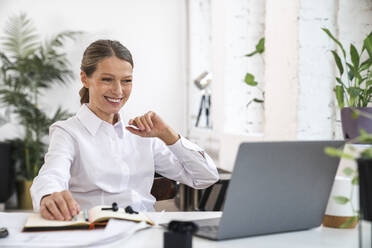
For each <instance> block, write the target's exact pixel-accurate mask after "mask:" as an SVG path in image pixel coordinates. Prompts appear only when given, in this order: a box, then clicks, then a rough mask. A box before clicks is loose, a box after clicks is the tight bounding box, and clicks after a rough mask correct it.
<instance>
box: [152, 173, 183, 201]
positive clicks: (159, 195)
mask: <svg viewBox="0 0 372 248" xmlns="http://www.w3.org/2000/svg"><path fill="white" fill-rule="evenodd" d="M177 192H178V186H177V183H176V182H175V181H173V180H170V179H168V178H165V177H163V176H161V175H159V174H157V173H155V176H154V183H153V184H152V188H151V194H152V195H153V196H154V197H155V198H156V200H157V201H163V200H169V199H172V198H174V197H175V196H176V194H177Z"/></svg>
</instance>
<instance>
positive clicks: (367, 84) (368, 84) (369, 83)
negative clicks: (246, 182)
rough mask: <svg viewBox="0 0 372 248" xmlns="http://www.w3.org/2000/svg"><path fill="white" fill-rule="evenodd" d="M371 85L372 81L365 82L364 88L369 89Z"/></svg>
mask: <svg viewBox="0 0 372 248" xmlns="http://www.w3.org/2000/svg"><path fill="white" fill-rule="evenodd" d="M371 84H372V80H369V81H367V82H366V88H367V87H369V86H370V85H371Z"/></svg>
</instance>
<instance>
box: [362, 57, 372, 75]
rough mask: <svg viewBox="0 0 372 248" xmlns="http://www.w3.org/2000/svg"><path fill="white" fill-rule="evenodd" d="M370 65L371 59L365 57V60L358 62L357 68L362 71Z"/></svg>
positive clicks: (371, 63)
mask: <svg viewBox="0 0 372 248" xmlns="http://www.w3.org/2000/svg"><path fill="white" fill-rule="evenodd" d="M371 65H372V59H367V60H366V61H364V62H362V63H361V64H360V68H359V71H360V72H362V71H365V70H367V69H368V68H370V67H371Z"/></svg>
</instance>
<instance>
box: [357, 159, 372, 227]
mask: <svg viewBox="0 0 372 248" xmlns="http://www.w3.org/2000/svg"><path fill="white" fill-rule="evenodd" d="M357 162H358V173H359V209H360V219H363V220H368V221H372V159H358V160H357Z"/></svg>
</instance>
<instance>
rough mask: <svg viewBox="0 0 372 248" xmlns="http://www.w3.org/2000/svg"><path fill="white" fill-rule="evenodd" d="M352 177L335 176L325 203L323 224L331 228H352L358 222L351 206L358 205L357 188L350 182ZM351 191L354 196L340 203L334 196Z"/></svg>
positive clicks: (344, 194) (345, 194)
mask: <svg viewBox="0 0 372 248" xmlns="http://www.w3.org/2000/svg"><path fill="white" fill-rule="evenodd" d="M351 182H352V179H351V178H349V177H344V176H336V177H335V181H334V183H333V186H332V191H331V194H330V197H329V201H328V204H327V209H326V212H325V215H324V218H323V226H326V227H332V228H354V227H355V226H356V224H357V223H358V218H357V216H356V213H355V212H354V211H353V207H354V208H356V207H357V205H358V201H357V198H356V197H355V196H356V194H357V188H356V186H355V185H353V184H352V183H351ZM351 193H353V195H354V197H353V198H352V199H350V198H349V199H350V201H349V202H347V203H344V204H340V203H338V202H336V200H335V199H334V197H338V196H344V197H348V196H349V195H350V194H351Z"/></svg>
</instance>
